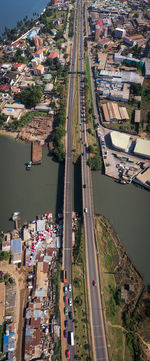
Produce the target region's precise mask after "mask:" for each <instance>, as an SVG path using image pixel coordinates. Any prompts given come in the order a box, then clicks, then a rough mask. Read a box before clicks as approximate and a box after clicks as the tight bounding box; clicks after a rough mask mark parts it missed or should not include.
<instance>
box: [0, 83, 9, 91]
mask: <svg viewBox="0 0 150 361" xmlns="http://www.w3.org/2000/svg"><path fill="white" fill-rule="evenodd" d="M10 88H11V86H10V84H1V85H0V91H1V92H7V91H8V90H9V89H10Z"/></svg>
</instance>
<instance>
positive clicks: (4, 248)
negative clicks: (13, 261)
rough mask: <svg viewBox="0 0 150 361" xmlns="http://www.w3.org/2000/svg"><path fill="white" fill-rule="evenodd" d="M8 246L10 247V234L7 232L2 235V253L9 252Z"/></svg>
mask: <svg viewBox="0 0 150 361" xmlns="http://www.w3.org/2000/svg"><path fill="white" fill-rule="evenodd" d="M10 245H11V241H10V233H9V232H8V233H5V234H4V241H3V242H2V251H3V252H4V251H6V252H10Z"/></svg>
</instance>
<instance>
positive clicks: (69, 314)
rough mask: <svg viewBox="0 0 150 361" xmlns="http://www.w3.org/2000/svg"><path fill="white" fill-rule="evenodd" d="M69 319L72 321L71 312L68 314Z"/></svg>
mask: <svg viewBox="0 0 150 361" xmlns="http://www.w3.org/2000/svg"><path fill="white" fill-rule="evenodd" d="M69 318H70V320H72V312H71V311H70V312H69Z"/></svg>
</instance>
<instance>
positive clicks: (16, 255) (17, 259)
mask: <svg viewBox="0 0 150 361" xmlns="http://www.w3.org/2000/svg"><path fill="white" fill-rule="evenodd" d="M11 252H12V256H11V261H12V263H21V258H22V239H21V238H15V239H12V240H11Z"/></svg>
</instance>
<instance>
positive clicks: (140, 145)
mask: <svg viewBox="0 0 150 361" xmlns="http://www.w3.org/2000/svg"><path fill="white" fill-rule="evenodd" d="M134 153H135V154H137V155H139V156H140V157H144V158H150V140H147V139H141V138H139V139H137V140H136V145H135V148H134Z"/></svg>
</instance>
